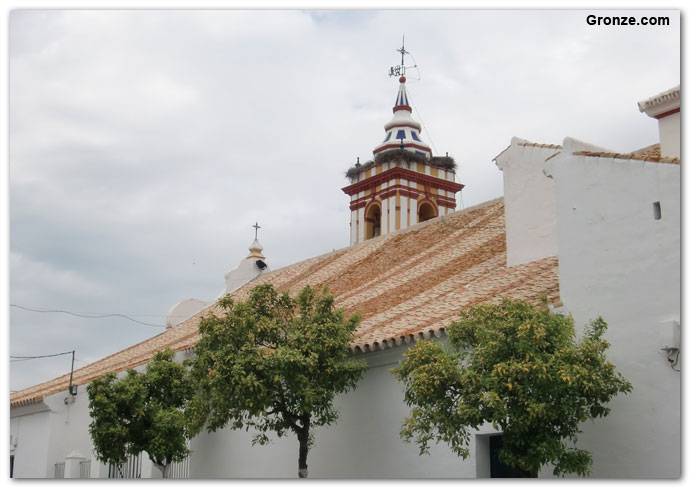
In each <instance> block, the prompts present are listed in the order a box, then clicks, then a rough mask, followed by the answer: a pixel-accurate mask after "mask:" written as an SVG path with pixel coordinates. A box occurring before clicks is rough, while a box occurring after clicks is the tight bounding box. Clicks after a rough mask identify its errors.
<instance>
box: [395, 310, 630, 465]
mask: <svg viewBox="0 0 690 488" xmlns="http://www.w3.org/2000/svg"><path fill="white" fill-rule="evenodd" d="M606 328H607V325H606V322H604V321H603V320H602V319H601V318H599V319H597V320H595V321H593V322H591V323H590V324H589V325H588V327H587V328H586V330H585V334H584V337H583V339H582V340H581V341H579V342H576V341H575V332H574V321H573V319H572V318H571V317H565V316H562V315H558V314H553V313H550V312H549V311H548V309H547V307H546V306H545V305H544V306H541V307H535V306H533V305H531V304H529V303H527V302H523V301H515V300H504V301H503V302H502V303H501V304H500V305H482V306H477V307H474V308H472V309H469V310H467V311H464V312H462V313H461V316H460V319H459V320H458V321H457V322H455V323H453V324H452V325H451V326H450V328H449V341H448V342H449V344H448V347H444V346H443V345H441V344H439V343H432V342H428V341H421V342H420V343H418V344H417V345H416V346H415V347H414V348H413V349H410V350H409V351H408V352H407V353H406V360H405V361H404V362H403V363H402V364H401V365H400V366H399V367H398V368H396V369H394V370H393V373H394V374H395V375H396V377H397V378H398V379H399V380H400V381H402V382H403V383H404V385H405V402H406V403H407V404H408V405H409V406H411V407H413V408H412V412H411V415H410V417H408V418H407V419H406V421H405V424H404V426H403V429H402V431H401V436H402V437H403V438H404V439H405V440H407V441H412V440H414V441H415V442H416V443H417V444H418V445H419V446H420V452H422V453H424V452H428V449H429V443H430V442H431V441H436V442H445V443H447V444H448V445H449V446H450V448H451V449H452V450H453V451H454V452H456V453H457V454H458V455H460V456H462V457H463V458H466V457H467V456H468V454H469V451H468V448H467V446H468V442H469V438H470V432H469V431H470V429H476V428H478V427H479V426H481V425H482V424H484V423H485V422H488V423H492V424H493V426H494V427H495V428H497V429H500V430H501V431H502V432H503V448H502V449H501V451H500V453H499V456H500V458H501V460H502V461H503V462H505V463H506V464H507V465H509V466H512V467H519V468H521V469H523V470H526V471H528V472H531V473H537V472H538V471H539V469H540V468H541V467H542V466H543V465H545V464H547V463H551V464H553V465H554V467H555V469H554V474H556V475H561V476H562V475H565V474H567V473H577V474H578V475H580V476H585V475H587V474H588V473H589V469H590V466H591V464H592V457H591V454H590V453H589V452H587V451H584V450H581V449H577V448H575V447H573V446H574V445H575V443H576V441H577V434H579V433H580V430H579V428H578V425H579V424H580V423H582V422H584V421H586V420H588V419H594V418H596V417H605V416H607V415H608V414H609V412H610V410H609V408H608V407H606V404H607V403H608V402H609V401H610V400H611V399H612V398H613V397H614V396H616V395H617V394H618V393H629V392H630V391H631V390H632V386H631V384H630V383H629V382H628V381H627V380H626V379H625V378H623V376H621V375H620V374H619V373H617V372H616V369H615V367H614V365H613V364H611V363H610V362H609V361H607V360H606V357H605V351H606V349H608V347H609V343H608V342H607V341H605V340H604V339H603V334H604V332H605V331H606Z"/></svg>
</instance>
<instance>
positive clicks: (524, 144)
mask: <svg viewBox="0 0 690 488" xmlns="http://www.w3.org/2000/svg"><path fill="white" fill-rule="evenodd" d="M517 145H518V146H522V147H539V148H545V149H563V146H560V145H558V144H539V143H537V142H529V141H523V142H518V143H517ZM511 146H512V144H508V147H506V148H505V149H504V150H503V151H501V152H500V153H498V154H497V155H496V156H494V158H493V159H492V160H491V161H496V160H497V159H498V158H500V157H501V155H502V154H503V153H504V152H506V151H507V150H508V149H510V148H511Z"/></svg>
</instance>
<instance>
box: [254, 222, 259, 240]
mask: <svg viewBox="0 0 690 488" xmlns="http://www.w3.org/2000/svg"><path fill="white" fill-rule="evenodd" d="M252 227H254V239H258V238H259V229H260V228H261V226H260V225H259V223H258V222H257V223H255V224H254V225H252Z"/></svg>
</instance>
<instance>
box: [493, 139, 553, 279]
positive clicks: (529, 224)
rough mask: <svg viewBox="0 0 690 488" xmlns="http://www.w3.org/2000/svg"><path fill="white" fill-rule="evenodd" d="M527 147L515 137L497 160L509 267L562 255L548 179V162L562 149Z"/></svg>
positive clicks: (551, 188) (551, 186)
mask: <svg viewBox="0 0 690 488" xmlns="http://www.w3.org/2000/svg"><path fill="white" fill-rule="evenodd" d="M525 143H526V141H524V140H522V139H520V138H518V137H513V139H512V140H511V144H510V146H509V148H508V149H507V150H506V151H504V152H503V153H501V154H500V155H499V156H497V157H496V160H495V161H496V165H497V166H498V168H499V169H500V170H501V171H503V194H504V201H505V219H506V242H507V246H508V250H507V261H508V266H515V265H517V264H522V263H528V262H530V261H536V260H538V259H541V258H545V257H548V256H555V255H557V254H558V244H557V240H556V205H555V188H554V183H553V181H552V180H551V179H549V178H547V177H546V176H545V175H544V164H545V163H544V160H545V159H546V158H548V157H550V156H552V155H553V154H555V153H556V152H558V149H554V148H545V147H541V146H535V145H525Z"/></svg>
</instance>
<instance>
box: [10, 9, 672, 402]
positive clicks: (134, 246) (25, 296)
mask: <svg viewBox="0 0 690 488" xmlns="http://www.w3.org/2000/svg"><path fill="white" fill-rule="evenodd" d="M590 13H592V12H591V11H585V10H571V11H569V10H559V11H540V10H521V11H502V10H491V11H473V10H455V11H443V10H429V11H424V10H418V11H411V10H404V11H403V10H401V11H395V10H381V11H377V10H366V11H364V10H359V11H358V10H353V11H334V10H331V11H300V10H289V11H271V10H263V11H238V10H225V11H213V10H204V11H194V10H184V11H170V10H168V11H151V10H147V11H143V10H141V11H127V10H119V11H102V10H101V11H98V10H97V11H61V10H44V11H41V10H15V11H12V12H11V13H10V14H9V59H8V63H9V81H8V83H9V90H10V96H9V110H10V117H9V142H10V149H9V230H10V238H9V271H10V281H9V282H10V299H9V302H10V304H11V307H10V312H9V316H10V348H9V350H10V354H11V355H13V356H37V355H48V354H55V353H60V352H64V351H71V350H73V349H74V350H76V359H77V362H76V363H75V367H80V366H84V365H85V364H87V363H89V362H91V361H94V360H97V359H99V358H101V357H104V356H106V355H108V354H111V353H114V352H117V351H119V350H121V349H123V348H125V347H128V346H130V345H133V344H135V343H137V342H139V341H142V340H144V339H146V338H149V337H152V336H153V335H156V334H159V333H161V332H162V331H163V330H164V329H163V328H162V327H160V326H163V325H164V323H165V315H166V312H167V311H168V309H169V308H170V307H171V306H172V305H174V304H175V303H176V302H177V301H179V300H181V299H183V298H189V297H195V298H199V299H202V300H211V299H213V298H215V297H216V296H217V295H218V293H219V292H220V291H221V289H222V286H223V275H224V274H225V272H226V271H228V270H229V269H230V268H232V267H233V266H235V265H236V264H237V262H238V261H239V260H240V259H242V258H243V257H245V256H246V255H247V246H248V245H249V244H250V242H251V241H252V239H253V233H254V230H253V229H252V227H251V226H252V224H254V222H255V221H258V222H259V224H260V225H261V230H260V231H259V239H260V241H261V243H262V244H263V246H264V249H265V251H264V253H265V255H266V257H267V261H268V263H269V265H270V266H271V267H272V268H273V269H277V268H280V267H282V266H286V265H289V264H291V263H294V262H297V261H299V260H302V259H305V258H308V257H311V256H315V255H318V254H322V253H325V252H329V251H331V250H333V249H339V248H342V247H345V246H347V245H348V243H349V211H348V198H347V196H346V195H345V194H344V193H343V192H342V191H341V188H342V187H344V186H346V185H347V184H348V181H347V180H346V179H345V177H344V172H345V171H346V170H347V169H348V167H350V166H351V165H352V164H353V163H354V162H355V161H356V160H357V158H358V157H359V158H360V160H361V161H366V160H368V159H370V158H371V157H372V149H373V148H374V147H375V146H376V145H377V144H378V143H379V142H380V141H381V140H382V138H383V136H384V130H383V125H384V124H385V123H386V122H388V121H389V120H390V118H391V117H392V112H391V108H392V106H393V102H394V99H395V95H396V93H397V85H398V83H397V80H396V79H395V78H389V77H388V69H389V67H390V66H393V65H396V64H399V62H400V56H399V54H398V53H397V52H396V49H397V48H399V47H400V43H401V40H402V36H403V34H404V35H405V47H406V49H407V50H408V51H409V52H410V53H411V57H409V58H407V59H406V61H407V62H406V64H409V63H411V64H417V66H418V68H419V69H418V70H416V71H411V72H410V76H409V78H410V81H409V82H408V92H409V94H410V96H411V98H412V101H413V104H414V111H413V116H414V117H415V118H417V120H420V118H421V121H422V122H423V124H424V130H423V133H422V136H423V139H424V140H425V141H426V142H428V143H430V144H431V145H432V148H433V149H434V152H435V153H436V154H439V155H443V154H445V153H446V152H447V153H448V154H449V155H451V156H453V157H454V158H455V160H456V162H457V163H458V177H457V179H458V181H460V182H461V183H463V184H465V185H466V187H465V189H464V190H463V192H462V195H461V196H460V195H458V201H459V202H462V204H464V205H465V206H470V205H474V204H477V203H481V202H483V201H485V200H488V199H491V198H495V197H498V196H500V195H501V194H502V178H501V173H500V172H499V170H498V169H497V168H496V167H495V165H494V163H493V162H492V159H493V157H494V156H496V155H497V154H498V153H500V152H501V151H502V150H503V149H504V148H505V147H506V146H507V145H508V144H509V143H510V139H511V137H512V136H519V137H522V138H524V139H528V140H531V141H536V142H542V143H560V142H562V140H563V138H564V137H566V136H571V137H575V138H578V139H582V140H585V141H588V142H592V143H594V144H598V145H601V146H604V147H606V148H610V149H613V150H616V151H620V152H624V151H630V150H634V149H637V148H640V147H643V146H646V145H650V144H653V143H655V142H657V139H658V133H657V124H656V121H654V120H653V119H650V118H649V117H647V116H646V115H644V114H640V113H639V111H638V108H637V102H638V101H639V100H642V99H645V98H648V97H650V96H652V95H654V94H656V93H659V92H661V91H664V90H666V89H668V88H670V87H672V86H674V85H676V84H678V83H679V81H680V17H679V14H678V12H677V11H663V12H641V11H624V12H617V13H615V14H617V15H621V14H623V13H625V14H627V15H637V16H642V15H663V16H669V17H670V24H671V25H670V26H663V27H641V26H640V27H620V26H619V27H612V26H608V27H606V26H590V25H588V24H587V22H586V17H587V15H588V14H590ZM597 14H598V15H606V12H601V11H599V12H597ZM609 14H612V12H609ZM413 78H417V79H413ZM18 307H24V308H30V309H34V310H63V311H68V312H72V313H75V314H87V315H88V314H101V315H106V314H123V315H126V316H128V317H129V318H130V319H134V320H136V321H139V322H144V323H146V324H152V325H144V324H141V323H137V322H134V321H133V320H130V319H128V318H125V317H105V318H82V317H78V316H75V315H69V314H66V313H55V312H51V313H41V312H32V311H27V310H25V309H22V308H18ZM69 368H70V358H69V357H68V356H60V357H56V358H46V359H39V360H31V361H21V362H14V363H11V364H10V385H9V387H10V390H19V389H22V388H25V387H28V386H31V385H33V384H36V383H39V382H42V381H45V380H49V379H51V378H53V377H55V376H57V375H60V374H64V373H66V372H69Z"/></svg>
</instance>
